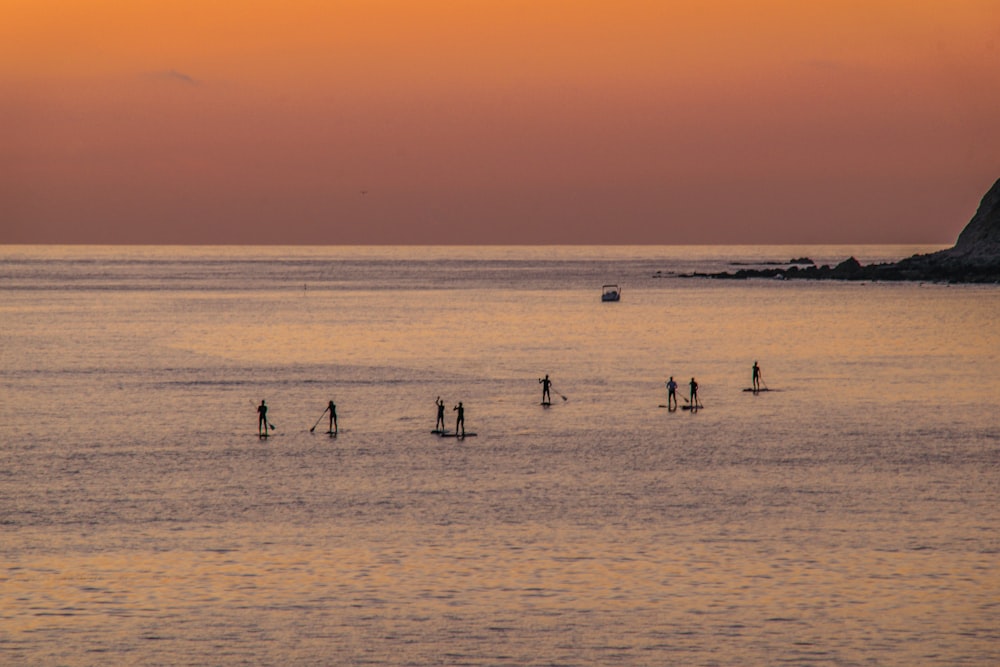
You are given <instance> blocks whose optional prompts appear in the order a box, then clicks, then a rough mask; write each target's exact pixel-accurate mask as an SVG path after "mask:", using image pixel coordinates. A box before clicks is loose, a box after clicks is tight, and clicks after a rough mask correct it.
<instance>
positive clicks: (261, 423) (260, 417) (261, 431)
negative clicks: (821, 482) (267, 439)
mask: <svg viewBox="0 0 1000 667" xmlns="http://www.w3.org/2000/svg"><path fill="white" fill-rule="evenodd" d="M257 435H267V404H266V403H264V399H261V400H260V405H258V406H257Z"/></svg>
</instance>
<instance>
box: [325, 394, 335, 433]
mask: <svg viewBox="0 0 1000 667" xmlns="http://www.w3.org/2000/svg"><path fill="white" fill-rule="evenodd" d="M326 409H327V410H329V411H330V433H332V434H334V435H337V430H338V429H337V406H336V405H334V404H333V401H330V405H328V406H326Z"/></svg>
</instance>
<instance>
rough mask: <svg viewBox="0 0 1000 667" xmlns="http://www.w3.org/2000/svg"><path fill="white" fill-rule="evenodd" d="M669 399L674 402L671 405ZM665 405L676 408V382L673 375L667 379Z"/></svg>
mask: <svg viewBox="0 0 1000 667" xmlns="http://www.w3.org/2000/svg"><path fill="white" fill-rule="evenodd" d="M671 400H672V401H673V402H674V404H673V406H671V405H670V401H671ZM667 407H668V408H669V409H671V410H676V409H677V383H676V382H674V376H673V375H671V376H670V379H669V380H668V381H667Z"/></svg>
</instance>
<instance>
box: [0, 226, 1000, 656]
mask: <svg viewBox="0 0 1000 667" xmlns="http://www.w3.org/2000/svg"><path fill="white" fill-rule="evenodd" d="M925 250H929V248H916V247H882V246H879V247H872V246H867V247H858V248H845V247H760V248H756V247H722V248H719V247H687V248H676V247H642V248H633V247H613V248H592V247H551V248H520V247H515V248H496V247H488V248H477V247H455V248H447V247H435V248H395V247H378V248H267V249H265V248H225V247H211V248H146V247H126V248H119V247H30V246H18V247H14V246H6V247H0V354H2V365H0V401H2V406H0V407H2V415H3V419H4V429H3V435H2V436H0V443H2V446H0V558H2V562H0V664H3V665H159V664H162V665H393V666H395V665H779V664H790V665H814V664H818V665H996V664H1000V327H998V323H1000V288H998V287H997V286H949V285H936V284H885V283H834V282H791V281H787V282H784V281H777V280H753V281H745V282H729V281H715V280H703V279H685V278H680V277H677V276H676V274H677V273H679V272H686V271H692V270H696V269H697V270H703V271H713V270H726V269H734V268H737V267H736V265H737V264H738V265H759V264H762V263H765V262H771V261H778V262H781V261H787V260H788V259H790V258H792V257H800V256H803V255H805V256H809V257H811V258H813V259H814V260H816V261H817V262H820V263H836V262H839V261H840V260H842V259H844V258H845V257H847V256H848V255H852V254H853V255H855V256H857V257H858V258H859V259H860V260H862V261H863V262H869V261H878V260H894V259H899V258H901V257H904V256H907V255H910V254H912V253H914V252H917V251H925ZM605 283H617V284H620V285H621V287H622V294H623V296H622V299H621V301H620V302H618V303H601V301H600V291H601V287H602V285H603V284H605ZM754 361H758V362H759V363H760V366H761V368H762V369H763V380H764V383H765V385H766V386H767V387H768V389H770V390H771V391H769V392H766V393H760V394H756V395H755V394H753V393H748V392H744V391H743V389H744V388H746V387H749V386H750V368H751V365H752V364H753V362H754ZM546 373H548V374H549V375H550V377H551V378H552V381H553V399H554V402H553V405H552V406H551V407H542V406H540V405H539V400H540V397H541V386H540V385H539V383H538V379H539V378H541V377H543V376H544V375H545V374H546ZM671 375H672V376H673V377H674V378H675V379H677V380H678V382H679V383H680V384H681V386H682V387H686V385H687V383H688V382H689V381H690V379H691V378H692V377H694V378H696V379H697V381H698V383H699V384H700V386H701V389H700V400H701V403H702V404H703V406H704V407H703V408H702V409H701V410H698V411H683V410H678V411H669V410H666V409H663V408H660V407H658V406H659V405H660V404H663V403H665V402H666V393H665V390H664V381H665V380H666V379H667V378H668V377H669V376H671ZM683 395H686V394H683ZM438 396H440V397H441V398H442V400H444V401H445V402H446V408H447V409H446V418H447V420H448V426H449V428H453V427H454V421H453V420H454V418H455V414H456V413H455V411H454V410H453V409H452V408H453V407H454V406H455V405H457V403H458V402H459V401H462V402H463V405H464V407H465V421H466V428H467V429H468V430H469V431H474V432H476V433H477V434H478V435H477V437H474V438H472V437H470V438H466V439H464V440H456V439H453V438H439V437H437V436H435V435H432V434H431V433H430V431H431V429H433V428H434V422H435V405H434V402H435V399H436V398H437V397H438ZM262 399H264V400H266V401H267V404H268V405H269V406H270V412H269V413H268V415H269V418H270V420H271V422H272V423H273V424H274V426H275V427H276V430H275V431H274V433H273V434H272V437H270V438H268V439H261V438H258V437H257V418H256V411H255V406H256V405H257V404H259V403H260V401H261V400H262ZM330 400H333V401H335V403H336V405H337V412H338V425H339V429H340V433H339V436H338V437H337V438H331V437H329V436H328V435H326V434H325V431H326V427H327V422H326V419H325V417H323V411H324V408H325V407H326V405H327V402H328V401H330ZM681 404H682V405H684V400H683V399H682V401H681ZM321 417H323V418H322V419H321ZM317 420H320V424H319V426H318V427H317V428H316V430H315V432H310V427H311V426H313V425H314V424H316V422H317Z"/></svg>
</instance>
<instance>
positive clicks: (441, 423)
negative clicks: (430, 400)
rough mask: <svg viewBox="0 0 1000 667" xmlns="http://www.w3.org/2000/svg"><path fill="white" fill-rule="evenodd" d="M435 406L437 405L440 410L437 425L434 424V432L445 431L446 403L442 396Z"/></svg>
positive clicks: (435, 402)
mask: <svg viewBox="0 0 1000 667" xmlns="http://www.w3.org/2000/svg"><path fill="white" fill-rule="evenodd" d="M434 405H436V406H437V409H438V418H437V423H435V424H434V430H435V431H444V401H442V400H441V397H440V396H438V397H437V400H436V401H434Z"/></svg>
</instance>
